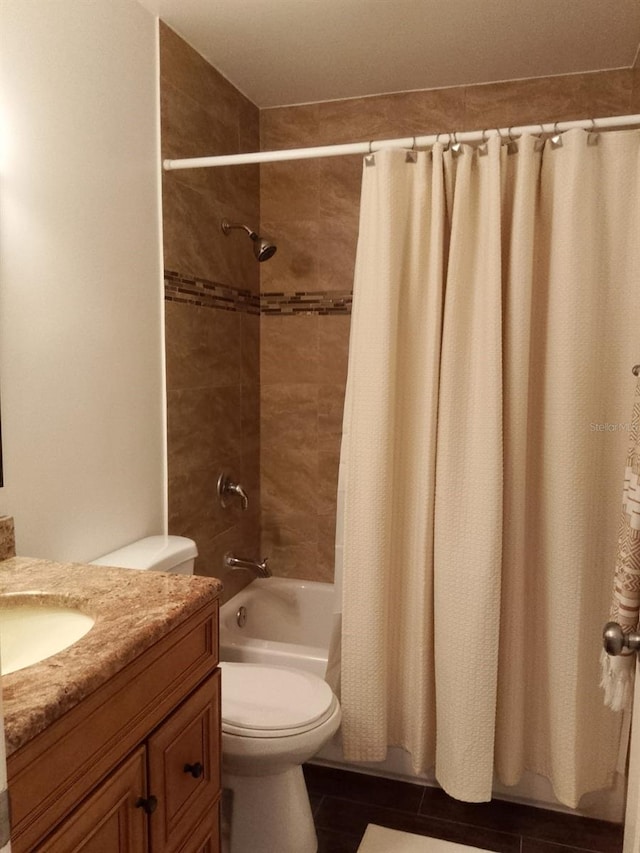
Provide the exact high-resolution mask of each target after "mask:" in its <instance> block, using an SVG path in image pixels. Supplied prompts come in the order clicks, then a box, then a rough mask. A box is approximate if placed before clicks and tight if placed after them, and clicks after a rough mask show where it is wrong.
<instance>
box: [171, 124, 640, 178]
mask: <svg viewBox="0 0 640 853" xmlns="http://www.w3.org/2000/svg"><path fill="white" fill-rule="evenodd" d="M632 125H640V115H631V116H610V117H608V118H597V119H592V118H587V119H580V120H578V121H556V122H548V123H547V124H528V125H523V126H521V127H503V128H500V129H499V130H498V129H495V130H493V129H492V130H470V131H463V132H461V133H437V134H436V133H433V134H431V135H429V136H405V137H403V138H401V139H378V140H376V141H371V142H350V143H346V144H345V145H323V146H320V147H317V148H287V149H283V150H281V151H256V152H253V153H250V154H221V155H216V156H213V157H187V158H184V159H181V160H164V162H163V166H164V168H165V170H166V171H171V170H173V169H202V168H209V167H211V166H240V165H246V164H248V163H275V162H279V161H283V160H310V159H313V158H315V157H342V156H344V155H346V154H372V153H373V152H374V151H379V150H380V149H381V148H413V147H416V148H424V147H425V146H429V145H433V144H435V143H436V142H437V141H440V142H444V143H449V142H482V141H483V140H486V139H488V138H489V137H491V136H501V137H503V138H504V139H509V138H512V139H513V138H514V137H516V136H521V135H522V134H523V133H544V134H548V133H562V132H563V131H565V130H570V129H571V128H574V127H580V128H584V129H585V130H613V129H619V128H623V127H631V126H632Z"/></svg>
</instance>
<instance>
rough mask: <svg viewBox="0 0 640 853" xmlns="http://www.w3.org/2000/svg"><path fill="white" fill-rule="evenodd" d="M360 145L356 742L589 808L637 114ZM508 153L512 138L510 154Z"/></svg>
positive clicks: (350, 600) (633, 301)
mask: <svg viewBox="0 0 640 853" xmlns="http://www.w3.org/2000/svg"><path fill="white" fill-rule="evenodd" d="M560 139H561V144H558V142H557V140H556V141H555V142H554V141H552V140H548V141H547V142H546V143H544V145H543V144H542V143H541V142H540V140H538V139H537V138H535V137H532V136H525V137H523V138H521V139H520V140H518V143H517V146H515V145H513V144H511V145H509V146H506V145H502V144H501V140H500V139H498V138H492V139H491V140H489V141H488V143H486V144H485V145H482V146H480V148H479V149H475V150H474V149H472V148H471V147H468V146H462V148H461V151H460V152H459V153H456V152H454V151H451V150H447V151H445V150H444V149H443V147H442V145H439V144H436V146H435V147H434V149H433V151H432V152H419V153H417V152H404V151H397V150H388V151H380V152H377V153H376V154H375V155H374V156H372V157H368V158H366V159H365V166H364V168H363V186H362V202H361V220H360V235H359V243H358V253H357V261H356V273H355V284H354V306H353V315H352V323H351V339H350V352H349V372H348V380H347V391H346V399H345V412H344V430H343V440H342V452H341V462H340V484H339V495H338V507H339V509H338V525H337V530H338V532H337V539H336V558H337V575H338V578H337V580H338V586H340V585H342V610H343V612H342V631H341V644H342V648H341V650H340V643H335V644H334V646H333V648H332V650H331V655H330V666H329V672H330V673H332V677H333V681H334V684H337V673H339V685H340V686H339V689H340V696H341V701H342V708H343V748H344V752H345V757H346V758H347V759H349V760H356V761H381V760H384V758H385V756H386V752H387V748H388V746H399V747H401V748H403V749H405V750H407V751H408V752H409V754H410V756H411V760H412V764H413V768H414V770H415V771H416V772H423V771H424V772H426V771H428V770H429V769H430V768H432V767H433V766H434V765H435V774H436V778H437V779H438V781H439V782H440V784H441V785H442V787H443V788H444V789H445V790H446V791H447V792H448V793H449V794H451V795H452V796H454V797H457V798H459V799H462V800H467V801H472V802H478V801H484V800H488V799H490V798H491V789H492V782H493V778H494V773H495V774H496V775H497V777H498V778H499V779H500V781H502V782H503V783H504V784H507V785H512V784H515V783H517V782H518V781H519V779H520V778H521V776H522V774H523V773H524V772H525V770H526V771H531V772H534V773H539V774H542V775H543V776H545V777H547V778H549V779H550V780H551V782H552V785H553V788H554V791H555V794H556V796H557V798H558V799H559V800H560V801H561V802H563V803H565V804H566V805H568V806H571V807H575V806H577V804H578V801H579V800H580V797H581V796H582V794H583V793H585V792H587V791H593V790H597V789H601V788H605V787H608V786H610V785H611V784H612V782H613V777H614V774H615V772H616V762H617V758H618V747H619V740H620V720H619V715H615V714H614V713H612V712H611V711H610V710H609V709H607V708H605V707H604V705H603V701H602V695H601V692H600V689H599V686H598V685H599V649H600V630H601V626H602V623H603V622H604V621H606V615H607V610H608V604H609V591H610V581H611V572H612V569H613V561H614V558H615V549H616V541H617V522H618V514H619V484H620V482H621V472H622V470H623V468H624V459H625V451H626V443H627V438H628V435H627V431H626V424H625V419H626V417H627V414H628V408H629V400H630V394H631V393H632V387H633V383H632V379H633V377H632V376H631V373H630V368H631V366H632V365H633V364H634V363H635V362H638V361H640V272H639V271H640V227H639V226H640V210H639V206H640V201H639V200H640V133H639V132H638V131H635V130H634V131H624V132H615V133H601V134H599V135H597V136H596V135H594V134H589V133H586V132H584V131H582V130H572V131H569V132H567V133H565V134H564V135H563V136H562V137H561V138H560ZM516 148H517V150H515V149H516Z"/></svg>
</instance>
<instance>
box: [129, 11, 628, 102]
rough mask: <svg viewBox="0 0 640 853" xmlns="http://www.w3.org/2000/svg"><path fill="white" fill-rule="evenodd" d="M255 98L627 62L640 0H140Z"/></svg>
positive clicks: (375, 90)
mask: <svg viewBox="0 0 640 853" xmlns="http://www.w3.org/2000/svg"><path fill="white" fill-rule="evenodd" d="M140 2H141V3H142V5H144V6H145V7H146V8H147V9H149V10H150V11H152V12H153V13H155V14H157V15H159V16H160V17H161V18H162V19H163V20H164V21H165V22H166V23H167V24H169V26H170V27H171V28H172V29H174V30H175V31H176V32H177V33H178V34H179V35H181V36H182V37H183V38H184V39H185V40H186V41H187V42H189V44H191V45H192V46H193V47H194V48H195V49H196V50H197V51H198V52H199V53H201V54H202V56H204V57H205V58H206V59H207V60H208V61H209V62H210V63H211V64H212V65H214V66H215V67H216V68H217V69H218V70H219V71H221V72H222V73H223V74H224V75H225V77H227V78H228V79H229V80H230V81H231V82H232V83H233V84H234V85H235V86H236V87H237V88H238V89H240V90H241V91H242V92H244V94H245V95H247V96H248V97H249V98H250V99H251V100H252V101H253V102H254V103H255V104H257V106H259V107H261V108H264V107H272V106H284V105H290V104H300V103H307V102H312V101H326V100H333V99H337V98H352V97H360V96H363V95H373V94H381V93H385V92H399V91H406V90H410V89H432V88H438V87H442V86H457V85H463V84H467V85H468V84H473V83H488V82H494V81H500V80H514V79H518V78H526V77H544V76H547V75H552V74H570V73H574V72H582V71H595V70H602V69H610V68H629V67H630V66H632V65H633V64H634V62H636V61H637V56H638V43H639V42H640V3H639V2H638V0H561V2H559V0H140Z"/></svg>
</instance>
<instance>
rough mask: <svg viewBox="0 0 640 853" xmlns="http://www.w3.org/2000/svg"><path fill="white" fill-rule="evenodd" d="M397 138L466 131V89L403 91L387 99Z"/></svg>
mask: <svg viewBox="0 0 640 853" xmlns="http://www.w3.org/2000/svg"><path fill="white" fill-rule="evenodd" d="M385 101H386V109H387V113H388V115H389V117H390V120H391V123H392V127H393V129H392V135H393V136H400V137H401V136H419V135H421V134H423V135H424V134H427V133H438V132H450V131H453V130H462V129H463V126H464V121H465V87H464V86H455V87H451V88H448V89H427V90H423V91H419V92H400V93H398V94H395V95H387V96H385Z"/></svg>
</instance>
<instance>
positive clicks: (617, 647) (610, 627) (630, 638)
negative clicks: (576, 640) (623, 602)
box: [602, 622, 640, 656]
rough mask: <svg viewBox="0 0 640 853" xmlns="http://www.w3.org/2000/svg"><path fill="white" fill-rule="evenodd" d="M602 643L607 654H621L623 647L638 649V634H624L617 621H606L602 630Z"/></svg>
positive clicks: (639, 645) (639, 644)
mask: <svg viewBox="0 0 640 853" xmlns="http://www.w3.org/2000/svg"><path fill="white" fill-rule="evenodd" d="M602 645H603V646H604V650H605V652H606V653H607V654H608V655H613V656H615V655H621V654H622V651H623V649H631V651H633V652H637V651H638V650H639V649H640V634H637V633H635V632H632V633H631V634H625V633H624V631H623V630H622V628H621V627H620V625H618V623H617V622H607V624H606V625H605V626H604V631H603V632H602Z"/></svg>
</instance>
